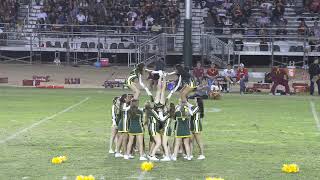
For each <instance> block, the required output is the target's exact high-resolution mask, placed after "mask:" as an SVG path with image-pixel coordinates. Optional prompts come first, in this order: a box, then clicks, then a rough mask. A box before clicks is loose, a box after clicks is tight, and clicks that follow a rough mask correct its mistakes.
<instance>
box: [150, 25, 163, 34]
mask: <svg viewBox="0 0 320 180" xmlns="http://www.w3.org/2000/svg"><path fill="white" fill-rule="evenodd" d="M151 32H154V33H157V34H158V33H161V32H162V27H161V26H160V25H159V24H158V23H157V22H156V23H155V24H154V25H152V27H151Z"/></svg>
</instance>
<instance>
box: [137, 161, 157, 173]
mask: <svg viewBox="0 0 320 180" xmlns="http://www.w3.org/2000/svg"><path fill="white" fill-rule="evenodd" d="M153 167H154V164H153V163H152V162H143V163H142V164H141V166H140V169H141V170H142V171H151V170H152V169H153Z"/></svg>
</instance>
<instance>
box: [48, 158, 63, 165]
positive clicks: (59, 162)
mask: <svg viewBox="0 0 320 180" xmlns="http://www.w3.org/2000/svg"><path fill="white" fill-rule="evenodd" d="M51 163H52V164H61V163H62V160H61V159H60V158H59V157H54V158H52V159H51Z"/></svg>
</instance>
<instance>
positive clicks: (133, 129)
mask: <svg viewBox="0 0 320 180" xmlns="http://www.w3.org/2000/svg"><path fill="white" fill-rule="evenodd" d="M142 124H143V112H142V111H141V110H138V112H137V113H136V114H135V115H133V116H130V118H129V134H131V135H139V134H143V131H144V129H143V125H142Z"/></svg>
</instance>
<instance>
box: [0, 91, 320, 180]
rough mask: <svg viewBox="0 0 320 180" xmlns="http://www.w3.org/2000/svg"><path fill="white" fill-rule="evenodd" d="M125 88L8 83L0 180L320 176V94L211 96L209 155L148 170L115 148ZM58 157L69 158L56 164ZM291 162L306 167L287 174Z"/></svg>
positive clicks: (0, 99) (0, 108) (1, 110)
mask: <svg viewBox="0 0 320 180" xmlns="http://www.w3.org/2000/svg"><path fill="white" fill-rule="evenodd" d="M121 91H122V90H104V89H90V90H89V89H64V90H43V89H29V88H4V87H0V179H1V180H7V179H10V180H11V179H36V180H38V179H39V180H46V179H48V180H55V179H72V180H73V179H75V177H76V176H77V175H80V174H82V175H89V174H92V175H94V176H95V177H96V179H98V180H100V179H106V180H109V179H134V178H135V179H139V178H138V177H139V176H140V179H170V180H171V179H173V180H176V179H180V180H189V179H194V180H201V179H204V177H206V176H215V177H222V178H224V179H225V180H231V179H235V180H238V179H239V180H248V179H254V180H255V179H267V180H271V179H277V180H278V179H281V180H282V179H288V180H295V179H297V180H298V179H299V180H300V179H308V180H313V179H314V180H316V179H320V171H319V165H320V135H319V132H320V129H318V128H317V124H316V119H317V118H316V117H314V114H316V113H312V108H311V104H310V103H311V101H312V102H313V103H314V105H315V109H314V112H317V113H318V114H316V115H317V116H318V117H319V116H320V114H319V112H320V98H319V97H309V96H290V97H288V96H284V97H278V96H276V97H273V96H269V95H244V96H239V95H236V94H230V95H225V96H224V97H223V98H222V100H220V101H206V102H205V105H206V117H205V120H204V132H203V137H204V140H205V153H206V157H207V159H206V160H204V161H198V160H193V161H191V162H189V161H185V160H182V159H178V161H177V162H166V163H155V169H154V170H153V171H151V172H148V173H146V174H141V172H140V170H139V165H140V163H141V162H139V161H138V160H137V159H135V160H130V161H125V160H122V159H115V158H114V157H113V156H111V155H109V154H108V153H107V150H108V149H107V142H108V141H109V132H110V126H111V120H110V116H111V114H110V106H111V100H112V98H113V97H114V96H116V95H119V94H120V93H123V92H121ZM86 98H87V100H86ZM141 104H142V103H141ZM71 106H72V107H73V108H72V107H71ZM70 107H71V108H70ZM66 108H69V109H66ZM318 119H319V118H318ZM319 128H320V127H319ZM196 149H197V148H196ZM196 151H197V150H196ZM58 155H66V156H68V158H69V159H68V161H67V162H66V163H63V164H61V165H53V164H51V162H50V160H51V158H52V157H54V156H58ZM284 163H296V164H298V165H299V166H300V172H299V173H298V174H285V173H282V172H281V167H282V164H284Z"/></svg>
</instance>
